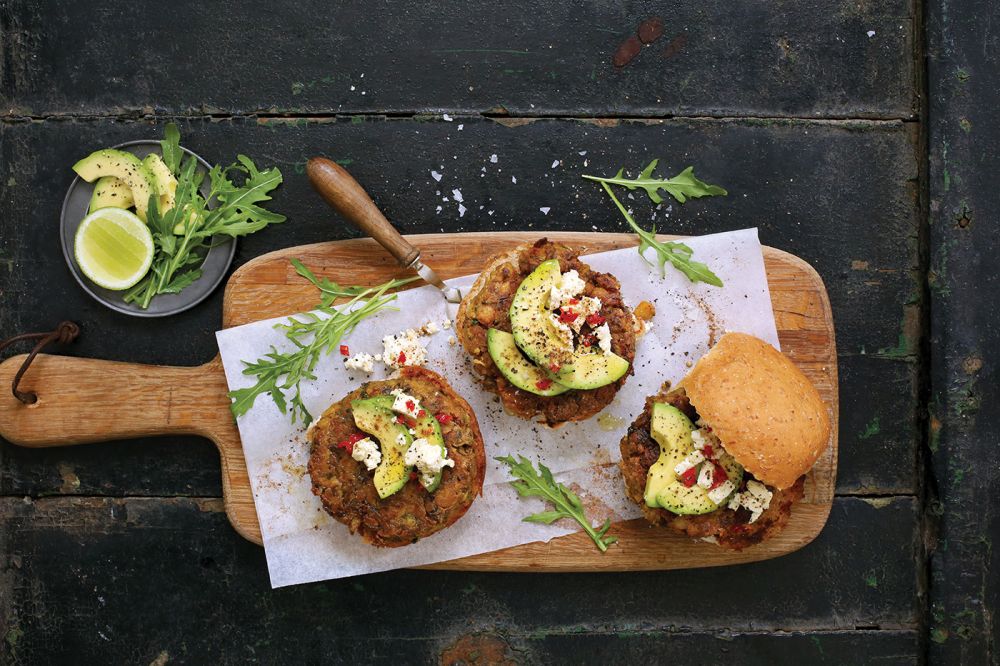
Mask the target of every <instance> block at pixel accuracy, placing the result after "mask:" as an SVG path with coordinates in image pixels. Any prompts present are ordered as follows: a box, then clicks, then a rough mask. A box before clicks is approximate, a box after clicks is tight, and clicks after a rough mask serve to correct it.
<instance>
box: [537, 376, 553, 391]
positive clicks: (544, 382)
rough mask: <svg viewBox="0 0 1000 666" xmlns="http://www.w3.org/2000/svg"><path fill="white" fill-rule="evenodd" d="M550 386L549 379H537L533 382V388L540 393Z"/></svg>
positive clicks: (550, 381)
mask: <svg viewBox="0 0 1000 666" xmlns="http://www.w3.org/2000/svg"><path fill="white" fill-rule="evenodd" d="M550 386H552V380H551V379H539V380H538V381H537V382H535V388H536V389H538V390H540V391H544V390H545V389H547V388H548V387H550Z"/></svg>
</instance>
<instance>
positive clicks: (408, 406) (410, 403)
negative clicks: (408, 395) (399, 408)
mask: <svg viewBox="0 0 1000 666" xmlns="http://www.w3.org/2000/svg"><path fill="white" fill-rule="evenodd" d="M416 406H417V403H415V402H413V401H412V400H407V401H406V411H408V412H412V411H413V408H414V407H416Z"/></svg>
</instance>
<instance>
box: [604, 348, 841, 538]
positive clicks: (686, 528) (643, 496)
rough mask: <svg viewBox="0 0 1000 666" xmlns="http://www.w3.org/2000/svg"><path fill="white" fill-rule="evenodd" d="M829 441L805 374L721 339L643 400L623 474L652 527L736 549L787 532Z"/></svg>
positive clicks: (624, 446)
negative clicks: (664, 527) (807, 480)
mask: <svg viewBox="0 0 1000 666" xmlns="http://www.w3.org/2000/svg"><path fill="white" fill-rule="evenodd" d="M829 440H830V418H829V414H828V413H827V407H826V405H825V404H824V403H823V400H822V398H821V397H820V395H819V392H818V391H817V390H816V388H815V387H814V386H813V385H812V384H811V383H810V381H809V379H808V378H807V377H806V376H805V375H804V374H803V373H802V371H801V370H799V369H798V368H797V367H796V366H795V364H794V363H792V361H791V360H789V359H788V358H787V357H785V356H783V355H782V354H781V352H779V351H778V350H777V349H775V348H774V347H772V346H771V345H769V344H768V343H766V342H764V341H763V340H760V339H758V338H755V337H753V336H750V335H746V334H744V333H726V334H725V335H723V336H722V338H721V339H720V340H719V341H718V343H716V345H715V346H714V347H713V348H712V349H711V350H710V351H709V352H708V354H706V355H705V356H703V357H702V358H701V359H699V361H698V363H697V364H696V365H695V367H694V368H693V369H692V370H691V372H689V373H688V374H687V376H685V377H684V378H683V379H682V380H681V381H680V382H679V383H678V385H677V386H676V387H675V388H673V389H671V388H670V385H669V383H668V384H666V385H664V387H663V389H662V390H661V391H660V393H658V394H657V395H655V396H652V397H650V398H648V399H647V400H646V407H645V409H644V410H643V412H642V414H640V415H639V417H638V418H637V419H636V420H635V422H634V423H632V425H631V426H630V427H629V430H628V433H627V434H626V435H625V437H624V438H622V440H621V445H620V446H621V454H622V460H621V463H620V467H621V471H622V477H623V478H624V480H625V489H626V492H627V493H628V496H629V497H630V498H631V499H632V500H633V501H635V502H636V503H637V504H638V505H639V506H640V507H641V508H642V512H643V514H644V515H645V517H646V519H647V520H649V521H650V522H651V523H654V524H662V525H667V526H669V527H672V528H674V529H677V530H679V531H681V532H684V533H685V534H687V535H688V536H690V537H694V538H700V539H706V540H710V541H715V542H716V543H718V544H719V545H720V546H722V547H725V548H731V549H734V550H742V549H743V548H747V547H749V546H752V545H754V544H757V543H760V542H761V541H763V540H765V539H767V538H769V537H771V536H773V535H774V534H776V533H777V532H779V531H781V530H782V529H783V528H784V527H785V525H787V524H788V520H789V518H790V516H791V512H792V505H793V504H794V503H795V502H798V501H800V500H801V499H802V498H803V497H804V481H805V475H806V473H807V472H808V471H809V470H810V469H811V468H812V466H813V464H815V462H816V460H817V459H818V458H819V456H820V455H821V454H822V452H823V451H824V450H825V449H826V447H827V446H828V444H829Z"/></svg>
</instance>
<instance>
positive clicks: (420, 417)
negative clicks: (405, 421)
mask: <svg viewBox="0 0 1000 666" xmlns="http://www.w3.org/2000/svg"><path fill="white" fill-rule="evenodd" d="M425 416H427V412H426V411H424V410H423V409H421V410H420V411H419V412H417V418H418V419H422V418H424V417H425Z"/></svg>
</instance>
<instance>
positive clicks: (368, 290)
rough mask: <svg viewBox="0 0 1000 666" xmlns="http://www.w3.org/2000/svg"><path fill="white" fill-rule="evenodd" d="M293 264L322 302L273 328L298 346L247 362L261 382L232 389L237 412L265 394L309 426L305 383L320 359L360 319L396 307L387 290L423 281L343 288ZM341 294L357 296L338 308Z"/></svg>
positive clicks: (250, 372) (312, 378)
mask: <svg viewBox="0 0 1000 666" xmlns="http://www.w3.org/2000/svg"><path fill="white" fill-rule="evenodd" d="M292 265H294V266H295V270H296V272H297V273H298V274H299V275H301V276H302V277H304V278H306V279H307V280H309V281H310V282H312V283H313V284H314V285H316V287H317V288H319V289H320V291H321V292H322V302H321V303H320V304H319V305H318V306H316V312H307V313H306V314H303V315H298V317H299V318H295V317H289V318H288V321H287V322H286V323H283V324H275V328H276V329H279V330H283V331H284V332H285V337H286V338H287V339H288V340H289V341H290V342H291V343H292V344H293V345H294V346H295V349H294V350H293V351H291V352H287V353H282V352H279V351H278V350H277V349H276V348H274V347H271V352H270V353H269V354H265V355H264V357H263V358H259V359H257V360H256V361H255V362H253V363H250V362H247V361H244V362H243V363H244V365H246V366H247V367H246V368H245V369H244V370H243V374H244V375H253V376H255V377H257V383H256V384H255V385H254V386H251V387H248V388H242V389H237V390H235V391H230V392H229V397H230V398H231V399H232V401H233V402H232V404H231V405H230V409H231V410H232V412H233V416H237V417H238V416H242V415H243V414H246V413H247V412H248V411H250V408H251V407H253V405H254V403H255V402H256V400H257V397H258V396H260V395H263V394H265V393H266V394H268V395H270V396H271V399H272V400H274V404H275V405H277V407H278V409H279V410H281V413H282V414H287V413H288V411H289V404H290V405H291V414H292V423H295V422H296V421H297V420H298V419H300V418H301V420H302V423H303V425H306V426H308V425H309V424H310V423H312V420H313V418H312V414H310V413H309V410H308V409H306V406H305V404H304V403H303V402H302V394H301V387H300V384H301V382H302V381H303V380H309V381H315V380H316V375H315V374H313V371H314V370H315V368H316V364H317V363H318V362H319V359H320V357H322V356H326V355H328V354H330V353H332V352H333V351H334V349H336V348H337V347H338V345H339V344H340V341H341V339H342V338H343V337H344V336H345V335H347V334H348V333H350V332H351V331H353V330H354V328H355V327H356V326H357V325H358V324H359V323H361V321H362V320H364V319H366V318H368V317H370V316H372V315H374V314H376V313H378V312H381V311H382V310H386V309H389V310H395V309H396V308H389V307H387V306H388V304H389V303H390V302H392V301H394V300H396V295H395V294H386V292H387V291H389V290H390V289H395V288H397V287H401V286H402V285H404V284H407V283H409V282H413V281H414V280H417V279H419V278H416V277H413V278H407V279H403V280H390V281H388V282H385V283H383V284H381V285H379V286H377V287H340V286H339V285H337V284H336V283H335V282H331V281H330V280H327V279H326V278H324V279H322V280H320V279H319V278H317V277H316V276H315V275H314V274H313V272H312V271H310V270H309V269H308V268H306V267H305V265H303V264H302V262H301V261H299V260H297V259H293V260H292ZM343 295H352V296H353V297H352V298H351V300H349V301H348V302H347V303H345V304H344V305H342V306H340V307H339V308H334V307H333V302H334V301H335V300H336V298H338V297H339V296H343Z"/></svg>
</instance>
